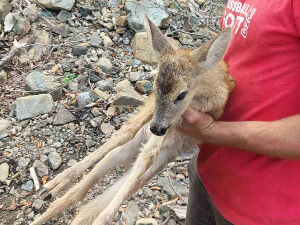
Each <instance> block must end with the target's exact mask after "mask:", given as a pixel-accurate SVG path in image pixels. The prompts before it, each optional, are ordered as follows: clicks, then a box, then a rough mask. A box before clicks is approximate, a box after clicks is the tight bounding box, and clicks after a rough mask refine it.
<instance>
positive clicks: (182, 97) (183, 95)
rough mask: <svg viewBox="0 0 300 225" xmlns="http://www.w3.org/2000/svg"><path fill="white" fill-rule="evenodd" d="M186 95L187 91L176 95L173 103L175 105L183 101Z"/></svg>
mask: <svg viewBox="0 0 300 225" xmlns="http://www.w3.org/2000/svg"><path fill="white" fill-rule="evenodd" d="M186 95H187V91H184V92H181V93H180V95H178V96H177V98H176V99H175V101H174V103H177V102H179V101H181V100H183V99H184V98H185V96H186Z"/></svg>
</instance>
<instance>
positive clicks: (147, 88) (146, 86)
mask: <svg viewBox="0 0 300 225" xmlns="http://www.w3.org/2000/svg"><path fill="white" fill-rule="evenodd" d="M136 88H137V90H138V91H140V92H142V93H144V94H146V93H149V92H151V91H152V90H153V86H152V84H151V82H150V81H148V80H142V81H138V82H136Z"/></svg>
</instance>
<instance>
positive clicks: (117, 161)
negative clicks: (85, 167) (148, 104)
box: [31, 124, 150, 225]
mask: <svg viewBox="0 0 300 225" xmlns="http://www.w3.org/2000/svg"><path fill="white" fill-rule="evenodd" d="M149 136H150V130H149V124H145V125H144V126H143V127H142V129H140V130H139V132H138V133H137V135H136V136H135V137H134V138H133V139H132V140H131V141H129V142H128V143H126V144H125V145H123V146H120V147H118V148H115V149H114V150H112V151H111V152H109V153H108V154H107V155H106V156H105V157H104V158H103V159H102V160H101V161H100V162H99V163H98V164H97V165H96V166H95V168H94V169H93V170H92V171H91V172H90V173H89V174H88V175H86V176H85V177H83V179H82V180H81V181H80V182H79V183H78V184H77V185H75V186H74V187H73V188H71V189H70V190H69V191H68V192H67V193H66V194H65V195H64V196H63V197H62V198H59V199H57V200H55V201H54V202H53V203H52V204H51V205H50V207H49V209H48V210H47V211H46V212H45V213H44V214H43V215H41V216H40V217H39V218H38V219H37V220H35V221H34V222H33V223H32V224H31V225H37V224H42V223H43V222H45V221H47V220H49V219H51V218H52V217H54V216H55V215H57V214H58V213H60V212H62V211H64V210H66V209H67V208H69V207H71V206H72V205H74V204H75V203H77V202H79V201H81V200H83V198H84V197H85V195H86V194H87V192H88V191H89V190H90V189H91V188H92V187H93V186H94V184H95V183H97V182H98V181H99V180H100V179H101V178H102V177H103V176H104V175H105V174H107V173H108V172H110V171H111V170H113V169H115V167H116V166H117V165H121V164H128V163H130V162H132V161H133V160H134V157H135V156H136V155H137V154H138V152H139V149H140V148H141V147H142V145H143V144H144V143H145V142H146V141H147V140H148V138H149Z"/></svg>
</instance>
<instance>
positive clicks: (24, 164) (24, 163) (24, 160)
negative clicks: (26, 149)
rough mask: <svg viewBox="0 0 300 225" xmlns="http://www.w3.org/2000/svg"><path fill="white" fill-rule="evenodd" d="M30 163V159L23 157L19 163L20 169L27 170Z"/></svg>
mask: <svg viewBox="0 0 300 225" xmlns="http://www.w3.org/2000/svg"><path fill="white" fill-rule="evenodd" d="M29 163H30V159H29V158H24V157H21V158H20V159H19V162H18V167H19V169H25V168H26V167H27V166H28V165H29Z"/></svg>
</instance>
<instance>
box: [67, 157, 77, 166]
mask: <svg viewBox="0 0 300 225" xmlns="http://www.w3.org/2000/svg"><path fill="white" fill-rule="evenodd" d="M76 163H77V161H76V159H70V160H69V162H68V163H67V165H68V166H69V167H72V166H74V165H75V164H76Z"/></svg>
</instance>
